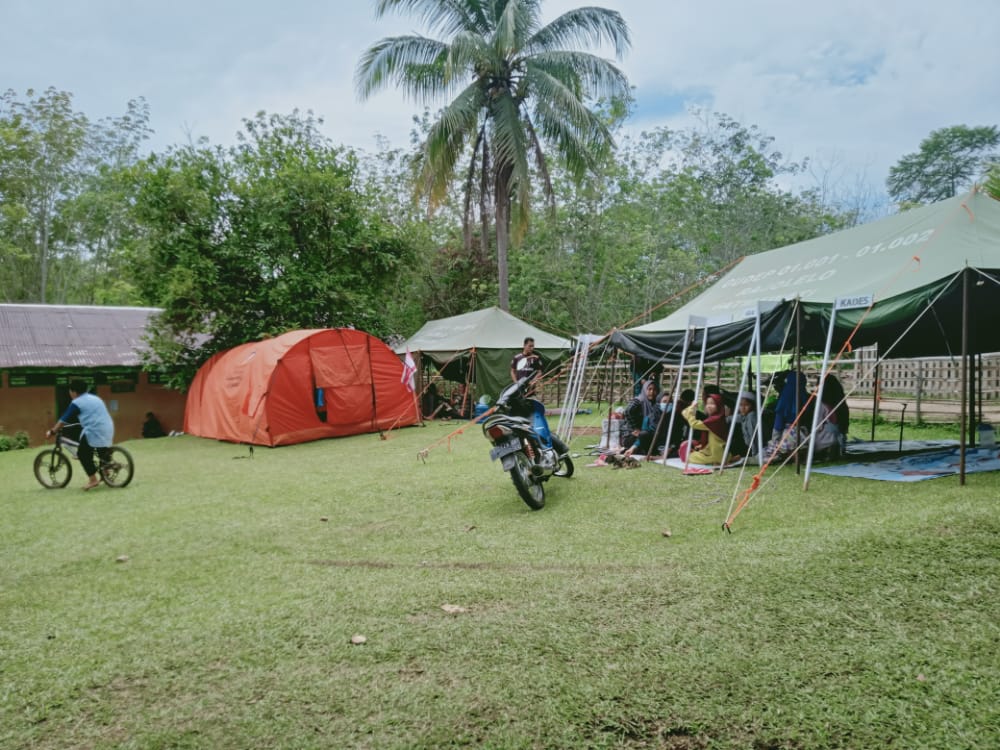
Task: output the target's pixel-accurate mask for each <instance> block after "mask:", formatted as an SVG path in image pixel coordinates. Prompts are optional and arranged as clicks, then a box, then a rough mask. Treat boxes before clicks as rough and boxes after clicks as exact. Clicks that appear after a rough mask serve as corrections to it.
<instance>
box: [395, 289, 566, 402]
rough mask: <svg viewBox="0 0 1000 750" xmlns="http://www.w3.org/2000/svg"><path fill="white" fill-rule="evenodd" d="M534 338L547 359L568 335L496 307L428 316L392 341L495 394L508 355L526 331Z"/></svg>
mask: <svg viewBox="0 0 1000 750" xmlns="http://www.w3.org/2000/svg"><path fill="white" fill-rule="evenodd" d="M528 336H530V337H532V338H533V339H535V351H537V352H538V353H539V354H540V355H541V356H542V359H543V360H544V361H545V362H546V363H547V364H550V365H551V364H552V363H554V362H556V361H558V360H559V359H561V358H563V357H565V356H566V354H567V353H568V352H569V349H570V347H571V346H572V343H571V342H570V340H569V339H565V338H561V337H559V336H555V335H553V334H551V333H547V332H545V331H543V330H542V329H540V328H536V327H535V326H533V325H531V324H530V323H526V322H525V321H523V320H521V319H520V318H517V317H515V316H513V315H511V314H510V313H508V312H505V311H504V310H501V309H500V308H499V307H489V308H487V309H485V310H476V311H475V312H470V313H465V314H464V315H455V316H453V317H450V318H441V319H440V320H432V321H429V322H427V323H425V324H424V325H423V327H422V328H421V329H420V330H419V331H417V332H416V333H415V334H413V335H412V336H411V337H410V338H409V339H407V341H406V343H405V344H403V345H401V346H398V347H396V349H395V351H396V353H397V354H404V353H405V352H406V351H407V349H408V350H409V351H410V352H411V353H412V354H413V355H414V356H415V357H416V356H418V355H419V356H420V357H427V358H428V359H430V360H432V361H433V362H434V363H435V364H436V365H437V367H438V369H439V370H440V371H441V373H442V374H443V375H444V376H445V377H446V378H448V379H449V380H454V381H458V382H464V381H466V380H470V381H471V382H472V383H474V384H475V387H476V391H477V392H478V393H480V394H484V393H485V394H489V395H490V396H491V397H494V398H495V397H496V395H497V393H499V392H500V390H501V389H502V388H503V387H504V386H505V385H507V384H508V383H510V361H511V359H512V358H513V356H514V355H515V354H517V352H519V351H521V348H522V347H523V345H524V339H525V338H526V337H528Z"/></svg>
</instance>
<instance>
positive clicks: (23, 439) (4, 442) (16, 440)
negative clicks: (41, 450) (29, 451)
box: [0, 430, 28, 453]
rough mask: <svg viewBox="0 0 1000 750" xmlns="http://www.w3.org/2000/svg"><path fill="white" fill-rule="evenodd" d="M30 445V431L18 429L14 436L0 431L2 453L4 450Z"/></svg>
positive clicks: (19, 448)
mask: <svg viewBox="0 0 1000 750" xmlns="http://www.w3.org/2000/svg"><path fill="white" fill-rule="evenodd" d="M27 447H28V433H27V432H25V431H24V430H18V431H17V432H15V433H14V436H13V437H11V436H10V435H5V434H3V433H2V432H0V453H3V452H4V451H15V450H23V449H24V448H27Z"/></svg>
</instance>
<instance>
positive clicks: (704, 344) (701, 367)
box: [684, 315, 726, 471]
mask: <svg viewBox="0 0 1000 750" xmlns="http://www.w3.org/2000/svg"><path fill="white" fill-rule="evenodd" d="M694 321H697V322H700V323H701V324H702V325H703V326H704V329H703V330H704V333H703V334H702V336H701V355H700V356H699V357H698V379H697V380H696V381H695V382H696V383H697V385H696V386H695V389H694V400H695V403H698V402H699V400H700V399H701V398H702V397H703V394H702V392H701V391H702V382H703V380H702V374H703V373H704V372H705V351H706V350H707V349H708V320H707V319H704V318H696V317H695V316H694V315H692V316H691V317H690V318H689V322H688V325H691V322H694ZM704 405H705V404H704V403H702V406H704ZM705 440H706V441H707V440H708V438H707V437H706V438H705ZM693 442H694V430H689V431H688V449H687V453H685V454H684V471H687V470H688V466H689V465H690V463H691V444H692V443H693ZM722 463H723V464H725V463H726V457H725V456H723V457H722Z"/></svg>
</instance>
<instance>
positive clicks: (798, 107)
mask: <svg viewBox="0 0 1000 750" xmlns="http://www.w3.org/2000/svg"><path fill="white" fill-rule="evenodd" d="M581 4H584V3H580V2H570V1H569V0H548V2H546V3H545V5H544V8H545V10H546V13H547V15H548V16H549V17H554V16H555V15H556V14H558V13H560V12H563V11H565V10H566V9H569V8H571V7H575V6H578V5H581ZM585 4H591V2H590V0H588V2H587V3H585ZM593 4H596V5H603V6H604V7H609V8H612V9H615V10H618V11H620V12H621V13H622V15H623V17H624V18H625V20H626V21H627V22H628V23H629V25H630V27H631V29H632V35H633V47H632V50H631V52H630V53H629V55H628V57H627V58H626V59H625V61H624V62H622V63H621V64H622V67H623V69H624V70H625V72H626V73H627V74H628V76H629V78H630V80H631V81H632V83H633V84H634V85H635V87H636V94H637V97H638V102H639V109H638V116H637V118H636V120H635V122H634V123H632V127H633V128H634V129H636V130H638V129H641V128H648V127H652V126H655V125H661V124H662V125H669V126H674V127H677V126H683V125H685V124H689V120H688V118H687V117H686V116H685V115H683V114H671V112H675V111H676V109H677V104H678V102H679V101H681V100H682V99H683V97H687V98H688V100H689V101H692V102H701V103H702V104H704V105H705V106H707V107H709V108H710V109H714V110H715V111H718V112H723V113H725V114H728V115H730V116H732V117H735V118H737V119H739V120H740V121H741V122H743V123H744V124H746V125H757V126H758V127H759V128H761V129H762V130H763V131H764V132H766V133H768V134H770V135H772V136H774V137H775V139H776V145H777V147H778V148H779V149H780V150H781V151H783V152H784V153H785V154H786V155H787V156H789V157H792V158H795V159H802V158H804V157H816V156H821V157H822V158H826V159H829V158H833V155H837V159H839V160H841V161H842V162H843V164H842V165H841V166H842V167H845V168H849V169H850V170H853V171H855V172H862V171H864V172H866V173H867V175H868V177H869V178H870V179H871V180H872V181H873V182H875V183H877V184H879V185H880V184H881V183H882V181H883V180H884V178H885V176H886V174H887V172H888V168H889V166H891V165H892V164H894V163H895V162H896V161H898V159H899V158H900V157H901V156H902V155H903V154H906V153H910V152H912V151H914V150H916V149H917V147H918V146H919V143H920V141H921V140H922V139H923V138H924V137H926V136H927V135H928V134H929V133H930V131H931V130H933V129H935V128H940V127H946V126H949V125H956V124H968V125H994V124H1000V104H998V103H1000V76H997V75H996V73H995V71H996V70H998V69H1000V45H998V44H997V43H996V39H995V36H996V30H997V29H1000V3H998V2H995V0H953V1H952V2H949V3H940V2H939V1H938V0H933V1H932V0H910V1H909V2H903V1H902V0H882V1H881V2H871V0H863V1H862V0H831V2H828V3H824V4H814V3H803V2H801V1H800V2H791V0H762V1H759V2H746V1H745V0H716V2H714V3H711V4H705V3H665V2H662V0H605V1H604V2H602V0H594V2H593ZM372 8H373V6H372V5H371V4H368V3H364V2H353V3H330V2H324V1H322V0H287V1H286V2H285V3H280V4H278V3H264V2H261V1H260V0H247V1H246V2H236V1H235V0H225V1H223V2H194V0H175V1H174V2H172V3H169V4H165V5H164V4H159V5H157V4H149V3H131V4H125V3H120V2H114V0H93V2H89V3H86V4H80V3H75V2H70V1H69V0H7V2H6V3H5V14H4V15H5V18H4V24H3V26H2V27H0V81H2V82H3V85H5V86H9V87H12V88H14V89H15V90H17V91H19V92H20V93H22V94H23V92H24V90H25V89H26V88H28V87H29V86H30V87H34V88H36V89H43V88H45V87H46V86H49V85H53V86H55V87H57V88H60V89H65V90H68V91H70V92H72V93H73V94H74V96H75V102H76V105H77V107H78V108H80V109H82V110H83V111H84V112H86V113H87V114H88V116H90V117H92V118H98V117H103V116H108V115H116V114H119V113H121V112H122V111H124V108H125V103H126V101H127V100H128V99H130V98H135V97H138V96H145V97H146V99H147V100H148V102H149V104H150V106H151V109H152V117H153V122H152V124H153V127H154V128H155V129H156V131H157V136H156V139H155V141H154V143H153V146H154V148H163V147H165V146H166V145H167V144H170V143H176V142H179V141H183V140H184V139H185V138H186V136H187V133H188V131H190V132H191V134H193V135H195V136H198V135H205V136H208V137H209V138H210V139H211V140H212V141H213V142H216V143H228V142H231V141H232V139H233V136H234V133H235V132H236V131H237V130H238V129H240V121H241V119H243V118H245V117H251V116H253V114H254V113H255V112H257V111H258V110H266V111H269V112H279V113H287V112H289V111H290V110H291V109H293V108H299V109H300V110H309V109H311V110H313V111H314V112H315V113H316V114H317V115H320V116H322V117H323V118H324V119H325V120H326V123H327V125H326V132H327V133H328V134H329V135H330V137H331V138H332V139H333V140H334V141H335V142H339V143H344V144H346V145H351V146H356V147H361V148H365V149H372V148H374V146H375V135H376V133H381V134H382V135H384V136H386V137H388V138H389V139H390V141H391V143H392V145H394V146H405V145H406V144H407V143H408V134H409V131H410V128H411V117H412V115H413V114H415V113H418V112H419V111H420V110H421V109H422V107H421V106H420V105H419V104H418V103H415V102H411V101H407V100H405V99H404V98H403V97H402V95H401V94H400V93H398V92H395V91H387V92H385V93H381V94H379V95H377V96H375V97H373V98H371V99H370V100H369V101H366V102H359V101H358V99H357V96H356V95H355V92H354V83H353V77H354V68H355V65H356V64H357V60H358V58H359V57H360V55H361V53H362V51H363V50H364V49H365V48H366V47H367V46H368V45H370V44H371V43H373V42H374V41H376V40H378V39H380V38H381V37H383V36H389V35H394V34H400V33H414V32H416V33H419V32H422V31H423V29H422V28H421V26H420V24H419V23H418V21H417V20H416V19H413V18H400V17H397V16H387V17H386V18H384V19H382V20H380V21H376V20H375V19H374V12H373V9H372ZM603 53H604V54H605V55H609V54H610V53H609V51H607V50H605V51H603ZM679 96H680V97H682V99H678V97H679ZM439 104H440V103H438V105H439ZM647 113H649V114H648V116H647Z"/></svg>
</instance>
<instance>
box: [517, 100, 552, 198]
mask: <svg viewBox="0 0 1000 750" xmlns="http://www.w3.org/2000/svg"><path fill="white" fill-rule="evenodd" d="M524 124H525V128H526V129H527V131H528V138H529V139H530V141H531V149H532V151H533V152H534V154H535V169H537V170H538V175H539V177H540V178H541V180H542V195H544V196H545V198H546V202H547V203H548V206H549V209H550V210H552V211H555V207H556V196H555V189H554V188H553V187H552V176H551V175H550V174H549V165H548V161H547V160H546V158H545V152H544V151H543V150H542V142H541V140H540V139H539V137H538V132H537V131H536V130H535V125H534V123H533V122H532V121H531V117H529V116H527V115H525V117H524Z"/></svg>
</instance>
